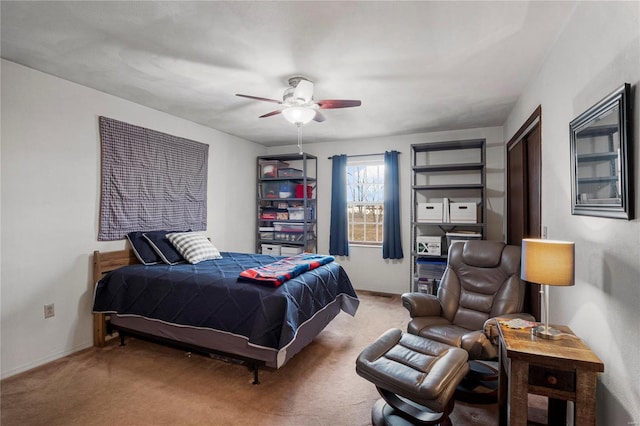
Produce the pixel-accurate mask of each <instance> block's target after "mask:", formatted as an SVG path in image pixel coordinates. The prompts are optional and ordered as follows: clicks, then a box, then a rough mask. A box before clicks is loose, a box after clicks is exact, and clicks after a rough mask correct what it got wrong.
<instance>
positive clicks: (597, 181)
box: [578, 176, 618, 185]
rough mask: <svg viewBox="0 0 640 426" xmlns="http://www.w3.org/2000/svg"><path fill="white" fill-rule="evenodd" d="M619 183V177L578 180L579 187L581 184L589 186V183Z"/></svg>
mask: <svg viewBox="0 0 640 426" xmlns="http://www.w3.org/2000/svg"><path fill="white" fill-rule="evenodd" d="M617 181H618V176H596V177H589V178H580V179H578V185H581V184H588V183H603V182H606V183H611V182H617Z"/></svg>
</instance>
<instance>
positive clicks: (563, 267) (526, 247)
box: [520, 238, 575, 340]
mask: <svg viewBox="0 0 640 426" xmlns="http://www.w3.org/2000/svg"><path fill="white" fill-rule="evenodd" d="M574 253H575V245H574V243H571V242H567V241H553V240H540V239H534V238H525V239H523V240H522V269H521V273H520V278H522V279H523V280H525V281H529V282H533V283H536V284H542V293H543V297H544V302H543V303H544V309H545V315H544V321H545V324H544V325H539V326H537V327H535V328H534V329H533V334H535V335H536V336H538V337H543V338H545V339H553V340H555V339H559V338H560V336H561V335H562V332H561V331H560V330H557V329H555V328H551V327H549V286H550V285H557V286H570V285H573V283H574V269H575V259H574Z"/></svg>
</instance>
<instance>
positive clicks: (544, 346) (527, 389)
mask: <svg viewBox="0 0 640 426" xmlns="http://www.w3.org/2000/svg"><path fill="white" fill-rule="evenodd" d="M553 327H554V328H558V329H560V330H561V331H562V332H563V333H564V334H563V335H562V337H561V338H560V339H558V340H548V339H544V338H541V337H536V336H534V335H533V334H532V333H531V329H529V328H526V329H511V328H508V327H507V326H505V325H503V324H499V326H498V330H499V333H500V355H499V359H500V373H499V385H498V395H499V408H500V425H501V426H506V425H510V426H526V425H527V398H528V397H527V394H528V393H533V394H537V395H543V396H547V397H549V414H548V417H549V421H548V424H549V425H552V424H562V425H564V424H565V423H566V401H573V403H574V419H575V424H576V425H580V426H583V425H595V424H596V378H597V375H598V373H601V372H603V371H604V364H603V363H602V361H600V359H599V358H598V357H597V356H596V355H595V354H594V353H593V352H591V349H589V347H588V346H587V345H585V344H584V342H582V340H580V339H579V338H578V337H577V336H576V335H575V334H574V333H573V332H572V331H571V329H570V328H569V327H566V326H558V325H554V326H553ZM563 414H564V416H563Z"/></svg>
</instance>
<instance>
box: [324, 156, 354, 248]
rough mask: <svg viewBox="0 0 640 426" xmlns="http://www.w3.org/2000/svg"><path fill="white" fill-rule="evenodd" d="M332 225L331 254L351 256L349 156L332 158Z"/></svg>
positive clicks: (330, 232) (330, 233) (330, 234)
mask: <svg viewBox="0 0 640 426" xmlns="http://www.w3.org/2000/svg"><path fill="white" fill-rule="evenodd" d="M331 161H332V164H331V167H332V169H331V227H330V230H329V254H331V255H335V256H349V236H348V230H347V156H346V155H344V154H342V155H334V156H333V157H332V158H331Z"/></svg>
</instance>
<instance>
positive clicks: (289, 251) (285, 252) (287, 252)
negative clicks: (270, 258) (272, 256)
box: [280, 246, 302, 256]
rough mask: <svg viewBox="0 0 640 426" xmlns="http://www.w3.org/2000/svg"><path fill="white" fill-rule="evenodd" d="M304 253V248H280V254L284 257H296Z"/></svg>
mask: <svg viewBox="0 0 640 426" xmlns="http://www.w3.org/2000/svg"><path fill="white" fill-rule="evenodd" d="M300 253H302V247H287V246H282V247H281V248H280V254H281V255H282V256H295V255H296V254H300Z"/></svg>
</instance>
